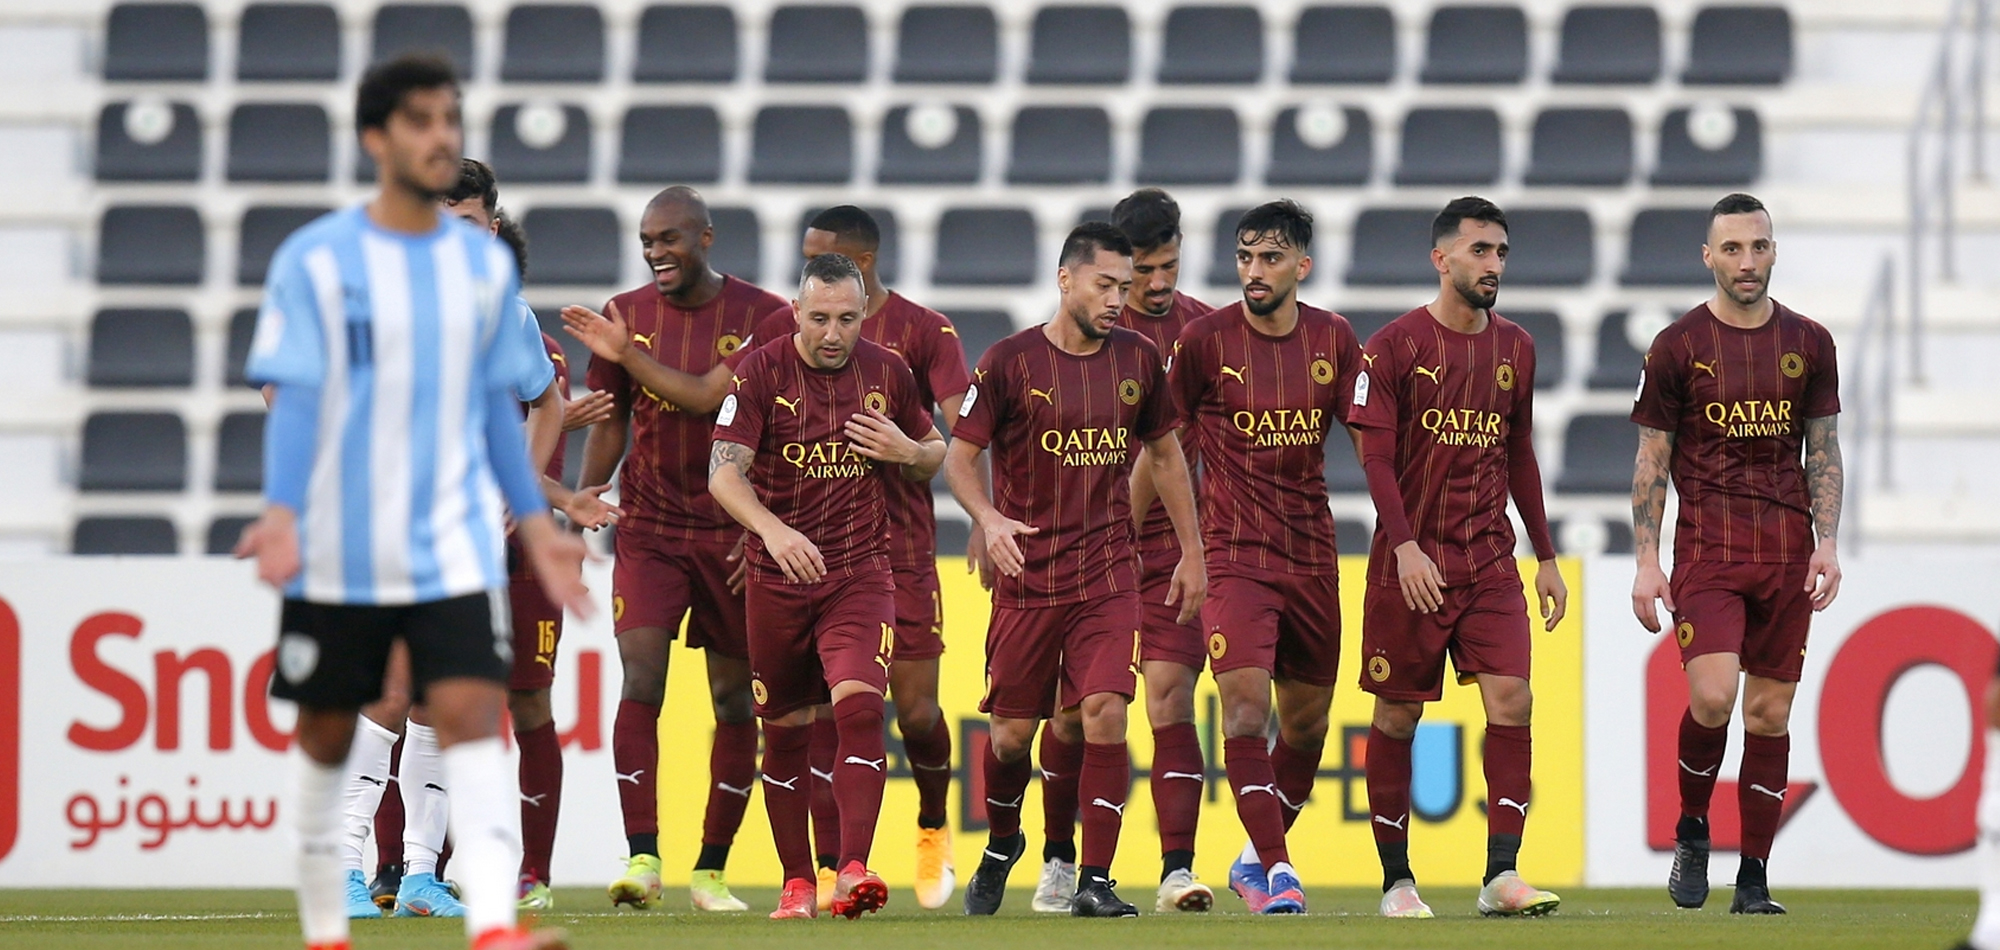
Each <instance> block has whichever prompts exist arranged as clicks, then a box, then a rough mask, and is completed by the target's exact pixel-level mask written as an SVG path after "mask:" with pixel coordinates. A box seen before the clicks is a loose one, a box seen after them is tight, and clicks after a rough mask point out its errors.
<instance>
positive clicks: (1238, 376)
mask: <svg viewBox="0 0 2000 950" xmlns="http://www.w3.org/2000/svg"><path fill="white" fill-rule="evenodd" d="M1222 375H1224V376H1227V377H1229V378H1230V379H1233V380H1236V381H1237V382H1239V383H1242V382H1243V371H1242V370H1240V369H1234V368H1232V367H1228V366H1224V367H1222ZM1244 385H1246V386H1247V385H1249V384H1248V383H1244Z"/></svg>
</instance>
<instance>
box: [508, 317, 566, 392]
mask: <svg viewBox="0 0 2000 950" xmlns="http://www.w3.org/2000/svg"><path fill="white" fill-rule="evenodd" d="M514 310H515V316H516V318H517V319H516V322H515V324H514V326H515V329H517V330H518V331H519V332H520V333H521V334H522V337H521V340H522V345H523V346H527V347H530V348H532V349H533V350H534V351H535V353H536V355H537V356H539V357H540V358H539V359H537V360H535V362H534V363H532V364H530V366H529V367H528V369H527V371H526V372H525V373H524V374H523V375H522V376H521V378H520V379H517V380H515V381H514V398H515V399H516V400H518V401H520V402H533V401H534V400H535V397H537V396H540V395H541V394H542V393H544V392H547V391H548V388H549V384H550V383H553V382H555V381H556V364H555V362H554V361H552V360H550V359H549V348H548V347H546V346H543V345H542V322H541V321H540V320H537V319H535V310H534V308H532V307H530V306H528V302H527V301H526V300H522V299H521V298H519V297H515V298H514Z"/></svg>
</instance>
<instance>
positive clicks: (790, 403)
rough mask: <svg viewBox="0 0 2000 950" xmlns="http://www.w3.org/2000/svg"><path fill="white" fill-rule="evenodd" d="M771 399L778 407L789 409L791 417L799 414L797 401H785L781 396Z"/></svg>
mask: <svg viewBox="0 0 2000 950" xmlns="http://www.w3.org/2000/svg"><path fill="white" fill-rule="evenodd" d="M771 398H772V399H774V400H776V401H777V403H778V405H780V406H783V407H785V408H787V409H790V410H791V411H792V415H795V416H796V415H798V414H799V401H798V400H796V399H786V398H785V397H783V396H772V397H771Z"/></svg>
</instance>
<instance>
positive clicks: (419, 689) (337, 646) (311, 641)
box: [271, 591, 514, 709]
mask: <svg viewBox="0 0 2000 950" xmlns="http://www.w3.org/2000/svg"><path fill="white" fill-rule="evenodd" d="M506 598H507V594H506V592H505V591H494V592H491V593H484V594H467V595H465V596H463V597H452V598H449V599H446V600H433V601H429V602H427V603H421V604H400V605H397V606H393V607H378V606H374V605H371V604H316V603H312V602H310V601H304V600H291V599H287V600H286V601H285V605H284V609H283V611H282V612H281V613H280V614H279V617H278V663H277V667H278V668H277V673H276V675H274V676H272V677H271V695H272V696H275V697H277V698H279V699H289V700H291V701H293V702H295V703H298V704H300V705H302V706H310V707H313V708H315V709H359V708H361V707H362V706H366V705H368V704H369V703H371V702H374V701H375V700H377V699H379V698H381V696H382V673H383V669H384V668H385V667H386V666H387V665H388V663H389V646H390V644H392V643H394V642H395V641H396V640H399V639H400V640H402V641H403V642H404V643H405V644H408V645H409V649H410V692H411V696H412V697H413V698H414V699H415V700H416V701H417V702H423V701H424V688H425V687H426V686H428V685H430V684H431V683H434V682H437V681H438V680H443V679H455V678H459V677H469V678H472V679H483V680H492V681H493V682H494V683H497V684H502V685H504V684H505V683H506V682H507V672H508V670H509V669H510V668H511V667H512V665H513V662H514V644H513V638H514V634H513V629H512V626H513V625H512V624H511V623H510V622H509V618H508V610H507V599H506Z"/></svg>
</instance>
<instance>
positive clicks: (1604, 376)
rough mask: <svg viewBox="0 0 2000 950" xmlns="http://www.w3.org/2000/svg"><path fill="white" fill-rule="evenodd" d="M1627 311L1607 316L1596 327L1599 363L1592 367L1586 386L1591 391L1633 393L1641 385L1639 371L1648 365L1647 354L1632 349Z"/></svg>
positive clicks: (1629, 315)
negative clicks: (1627, 325) (1627, 327)
mask: <svg viewBox="0 0 2000 950" xmlns="http://www.w3.org/2000/svg"><path fill="white" fill-rule="evenodd" d="M1631 318H1632V314H1631V312H1630V311H1627V310H1620V311H1617V312H1615V313H1608V314H1605V315H1604V319H1603V320H1602V321H1601V322H1599V323H1598V324H1597V361H1596V362H1595V363H1593V364H1592V365H1591V367H1590V378H1589V379H1588V380H1587V381H1585V383H1584V385H1586V386H1588V387H1590V388H1591V389H1598V390H1613V391H1623V392H1633V391H1634V390H1635V389H1637V388H1638V385H1639V371H1640V370H1641V369H1643V368H1644V367H1645V365H1646V353H1645V351H1644V350H1641V349H1638V348H1636V347H1634V346H1633V345H1632V340H1631V334H1630V333H1628V332H1627V330H1626V323H1627V321H1629V320H1630V319H1631Z"/></svg>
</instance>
